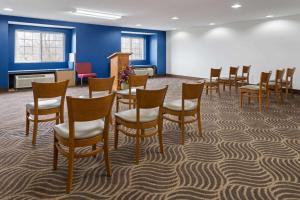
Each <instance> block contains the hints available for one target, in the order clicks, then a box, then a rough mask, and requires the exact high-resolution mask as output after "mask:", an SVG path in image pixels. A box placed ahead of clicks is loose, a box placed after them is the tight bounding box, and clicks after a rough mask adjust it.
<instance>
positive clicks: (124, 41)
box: [121, 37, 145, 60]
mask: <svg viewBox="0 0 300 200" xmlns="http://www.w3.org/2000/svg"><path fill="white" fill-rule="evenodd" d="M144 46H145V39H144V38H142V37H122V38H121V49H122V50H121V51H122V52H124V53H132V55H131V56H130V57H129V58H130V60H144V59H145V48H144Z"/></svg>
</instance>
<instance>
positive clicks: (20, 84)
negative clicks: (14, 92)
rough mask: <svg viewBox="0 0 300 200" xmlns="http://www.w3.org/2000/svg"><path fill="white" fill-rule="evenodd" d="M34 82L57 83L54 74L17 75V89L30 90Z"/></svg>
mask: <svg viewBox="0 0 300 200" xmlns="http://www.w3.org/2000/svg"><path fill="white" fill-rule="evenodd" d="M32 82H39V83H53V82H55V76H54V74H29V75H15V88H16V89H19V88H30V87H31V83H32Z"/></svg>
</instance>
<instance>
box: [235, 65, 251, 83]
mask: <svg viewBox="0 0 300 200" xmlns="http://www.w3.org/2000/svg"><path fill="white" fill-rule="evenodd" d="M250 69H251V65H248V66H246V65H244V66H243V68H242V76H237V84H238V86H243V85H249V83H250V82H249V78H250Z"/></svg>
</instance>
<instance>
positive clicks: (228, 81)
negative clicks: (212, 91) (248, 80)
mask: <svg viewBox="0 0 300 200" xmlns="http://www.w3.org/2000/svg"><path fill="white" fill-rule="evenodd" d="M238 71H239V67H232V66H231V67H230V68H229V75H228V77H221V78H220V83H223V91H225V86H226V85H228V86H229V91H230V92H231V87H232V86H235V91H236V92H237V91H238V85H237V73H238Z"/></svg>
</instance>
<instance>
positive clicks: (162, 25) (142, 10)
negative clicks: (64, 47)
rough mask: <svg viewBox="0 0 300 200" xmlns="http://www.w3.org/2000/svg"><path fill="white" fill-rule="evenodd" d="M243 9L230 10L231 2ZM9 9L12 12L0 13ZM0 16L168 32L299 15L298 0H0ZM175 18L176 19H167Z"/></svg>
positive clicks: (299, 1) (299, 3)
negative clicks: (107, 16)
mask: <svg viewBox="0 0 300 200" xmlns="http://www.w3.org/2000/svg"><path fill="white" fill-rule="evenodd" d="M237 2H239V3H241V4H242V5H243V7H242V8H240V9H238V10H235V9H232V8H231V5H232V4H234V3H237ZM6 7H8V8H12V9H14V11H13V12H7V11H3V10H2V9H3V8H6ZM75 8H84V9H91V10H98V11H102V12H108V13H115V14H121V15H122V16H124V17H123V18H122V19H120V20H115V21H113V20H102V19H96V18H89V17H83V16H74V15H72V14H70V13H69V12H70V11H74V10H75ZM0 14H6V15H16V16H24V17H34V18H43V19H55V20H64V21H72V22H84V23H91V24H103V25H113V26H123V27H136V24H141V25H142V26H141V27H139V28H149V29H158V30H171V29H173V28H177V29H180V28H186V27H199V26H207V25H208V24H209V23H211V22H215V23H216V24H226V23H231V22H236V21H244V20H255V19H263V18H265V16H266V15H271V14H272V15H274V16H276V17H281V16H288V15H296V14H300V0H237V1H235V0H0ZM173 16H178V17H179V18H180V19H179V20H172V19H170V18H171V17H173Z"/></svg>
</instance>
